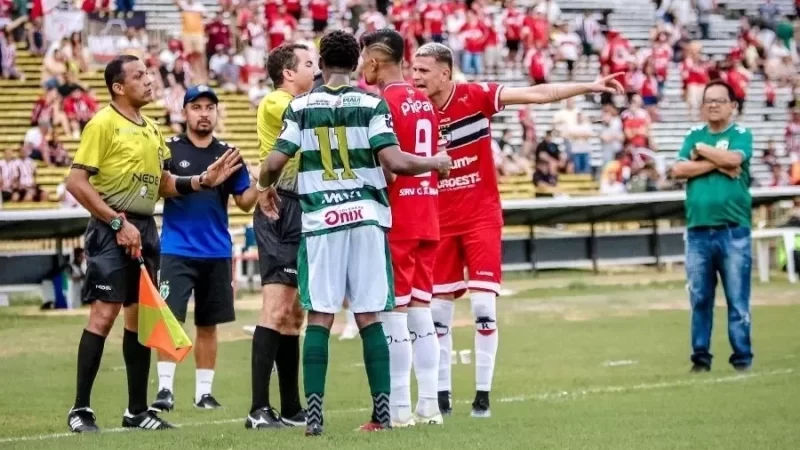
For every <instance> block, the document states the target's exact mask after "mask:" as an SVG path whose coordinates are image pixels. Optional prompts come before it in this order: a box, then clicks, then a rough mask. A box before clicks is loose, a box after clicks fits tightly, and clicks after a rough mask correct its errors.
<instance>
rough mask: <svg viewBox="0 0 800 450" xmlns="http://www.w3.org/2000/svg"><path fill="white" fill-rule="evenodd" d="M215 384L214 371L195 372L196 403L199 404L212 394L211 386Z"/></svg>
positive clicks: (198, 370)
mask: <svg viewBox="0 0 800 450" xmlns="http://www.w3.org/2000/svg"><path fill="white" fill-rule="evenodd" d="M213 383H214V369H197V371H196V372H195V387H194V402H195V403H198V402H199V401H200V398H201V397H202V396H204V395H206V394H210V393H211V385H212V384H213Z"/></svg>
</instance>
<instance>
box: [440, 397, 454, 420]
mask: <svg viewBox="0 0 800 450" xmlns="http://www.w3.org/2000/svg"><path fill="white" fill-rule="evenodd" d="M439 412H440V413H442V415H443V416H449V415H450V414H452V413H453V408H451V407H450V391H439Z"/></svg>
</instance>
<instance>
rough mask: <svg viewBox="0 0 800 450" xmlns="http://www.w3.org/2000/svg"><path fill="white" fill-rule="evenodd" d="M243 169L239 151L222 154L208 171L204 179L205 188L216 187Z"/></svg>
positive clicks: (233, 149) (234, 150)
mask: <svg viewBox="0 0 800 450" xmlns="http://www.w3.org/2000/svg"><path fill="white" fill-rule="evenodd" d="M241 167H242V156H241V155H240V154H239V150H238V149H235V148H232V149H229V150H228V151H226V152H225V153H223V154H222V156H220V157H219V159H217V160H216V161H214V163H213V164H211V165H210V166H208V169H206V173H205V177H204V178H203V183H202V185H203V187H215V186H218V185H220V184H222V183H223V182H225V180H227V179H228V178H230V177H231V175H233V174H234V173H236V171H237V170H239V169H240V168H241Z"/></svg>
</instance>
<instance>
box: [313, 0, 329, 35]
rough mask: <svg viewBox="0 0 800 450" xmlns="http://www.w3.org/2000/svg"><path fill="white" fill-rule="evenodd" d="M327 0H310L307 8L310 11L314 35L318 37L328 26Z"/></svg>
mask: <svg viewBox="0 0 800 450" xmlns="http://www.w3.org/2000/svg"><path fill="white" fill-rule="evenodd" d="M329 4H330V2H329V1H328V0H311V1H310V2H308V9H309V10H310V11H311V22H312V27H313V30H314V35H315V36H317V37H319V36H321V35H322V33H324V32H325V29H326V28H328V14H329V13H328V5H329Z"/></svg>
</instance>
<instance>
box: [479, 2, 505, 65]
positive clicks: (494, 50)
mask: <svg viewBox="0 0 800 450" xmlns="http://www.w3.org/2000/svg"><path fill="white" fill-rule="evenodd" d="M495 22H496V21H495V17H494V15H493V14H489V15H487V16H486V17H484V19H483V21H482V23H481V25H483V29H484V33H485V39H486V43H485V49H484V52H483V55H484V56H483V65H484V68H485V69H486V70H487V71H489V72H490V73H497V71H498V69H499V68H500V39H499V37H498V36H497V30H496V28H497V27H496V26H495Z"/></svg>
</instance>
